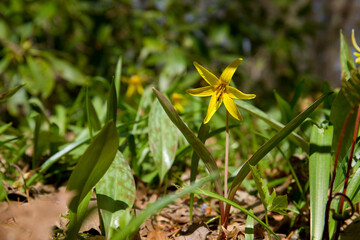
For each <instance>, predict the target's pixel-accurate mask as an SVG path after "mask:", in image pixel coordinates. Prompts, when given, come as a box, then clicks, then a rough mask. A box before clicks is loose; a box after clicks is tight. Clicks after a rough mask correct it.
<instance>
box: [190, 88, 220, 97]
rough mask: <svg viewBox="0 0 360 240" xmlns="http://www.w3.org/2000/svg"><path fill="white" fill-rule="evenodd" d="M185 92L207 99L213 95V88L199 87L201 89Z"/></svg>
mask: <svg viewBox="0 0 360 240" xmlns="http://www.w3.org/2000/svg"><path fill="white" fill-rule="evenodd" d="M186 92H187V93H188V94H190V95H193V96H198V97H208V96H211V95H213V93H214V87H212V86H206V87H201V88H194V89H189V90H186Z"/></svg>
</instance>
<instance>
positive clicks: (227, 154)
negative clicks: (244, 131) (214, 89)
mask: <svg viewBox="0 0 360 240" xmlns="http://www.w3.org/2000/svg"><path fill="white" fill-rule="evenodd" d="M225 139H226V144H225V173H224V197H225V198H227V195H228V172H229V171H228V166H229V112H228V111H226V138H225Z"/></svg>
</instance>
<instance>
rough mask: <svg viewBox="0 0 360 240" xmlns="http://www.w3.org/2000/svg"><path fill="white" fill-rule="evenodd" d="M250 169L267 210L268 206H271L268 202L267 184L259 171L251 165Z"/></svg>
mask: <svg viewBox="0 0 360 240" xmlns="http://www.w3.org/2000/svg"><path fill="white" fill-rule="evenodd" d="M250 169H251V173H252V175H253V178H254V180H255V184H256V188H257V190H258V192H259V195H260V199H261V202H262V204H263V205H264V208H265V210H267V209H268V206H269V202H268V201H267V199H268V198H269V190H268V188H267V186H266V184H265V183H264V182H263V180H262V179H261V176H260V173H259V171H258V170H257V169H256V168H254V167H253V166H251V165H250Z"/></svg>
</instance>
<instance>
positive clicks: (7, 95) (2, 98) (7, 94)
mask: <svg viewBox="0 0 360 240" xmlns="http://www.w3.org/2000/svg"><path fill="white" fill-rule="evenodd" d="M24 85H25V84H24V83H23V84H20V85H17V86H16V87H14V88H13V89H10V90H9V91H6V92H4V93H1V94H0V103H1V102H5V101H6V100H8V99H9V98H10V97H11V96H13V95H14V94H15V93H16V92H17V91H19V89H20V88H22V87H23V86H24Z"/></svg>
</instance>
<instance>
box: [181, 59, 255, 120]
mask: <svg viewBox="0 0 360 240" xmlns="http://www.w3.org/2000/svg"><path fill="white" fill-rule="evenodd" d="M241 61H242V58H238V59H236V60H235V61H233V62H232V63H230V65H229V66H227V67H226V68H225V70H224V72H223V73H222V74H221V76H220V78H217V77H216V76H215V75H214V74H212V73H211V72H209V71H208V70H206V69H205V68H204V67H202V66H201V65H200V64H198V63H197V62H194V65H195V67H196V69H197V71H198V72H199V74H200V75H201V77H202V78H203V79H204V80H205V81H206V82H207V83H208V84H209V85H210V86H206V87H201V88H196V89H190V90H187V93H189V94H190V95H193V96H199V97H208V96H211V99H210V102H209V108H208V111H207V115H206V117H205V119H204V123H208V122H209V120H210V119H211V117H212V116H213V115H214V113H215V112H216V111H217V110H218V108H219V107H220V105H221V103H222V102H223V101H224V104H225V107H226V109H227V110H228V111H229V113H230V114H231V116H233V117H234V118H236V119H237V120H242V117H241V115H240V112H239V110H238V109H237V107H236V105H235V102H234V100H233V99H253V98H255V97H256V95H255V94H245V93H243V92H241V91H239V90H237V89H236V88H234V87H231V86H229V84H230V81H231V78H232V76H233V75H234V73H235V71H236V69H237V67H238V66H239V64H240V62H241Z"/></svg>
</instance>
